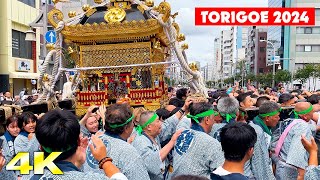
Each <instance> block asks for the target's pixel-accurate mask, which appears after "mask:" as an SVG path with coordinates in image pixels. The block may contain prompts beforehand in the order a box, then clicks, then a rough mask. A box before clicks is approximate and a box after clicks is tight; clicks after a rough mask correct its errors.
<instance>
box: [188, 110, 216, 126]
mask: <svg viewBox="0 0 320 180" xmlns="http://www.w3.org/2000/svg"><path fill="white" fill-rule="evenodd" d="M212 114H213V115H215V116H216V115H218V114H219V113H218V112H216V111H214V110H213V109H209V110H208V111H205V112H202V113H200V114H197V115H194V116H193V115H191V114H188V115H187V117H188V118H191V119H193V120H194V121H195V122H196V123H198V124H199V120H198V119H199V118H203V117H206V116H211V115H212Z"/></svg>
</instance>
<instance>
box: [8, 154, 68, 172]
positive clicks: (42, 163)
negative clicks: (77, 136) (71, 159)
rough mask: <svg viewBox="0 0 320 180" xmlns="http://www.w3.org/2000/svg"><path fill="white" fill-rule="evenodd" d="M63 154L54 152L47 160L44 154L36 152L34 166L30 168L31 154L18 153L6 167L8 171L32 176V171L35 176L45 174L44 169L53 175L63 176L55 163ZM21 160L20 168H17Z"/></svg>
mask: <svg viewBox="0 0 320 180" xmlns="http://www.w3.org/2000/svg"><path fill="white" fill-rule="evenodd" d="M61 153H62V152H53V153H51V154H50V155H49V156H48V157H47V158H45V159H44V153H43V152H34V166H30V161H29V153H28V152H20V153H18V154H17V155H16V156H15V157H14V158H13V159H12V160H11V161H10V162H9V163H8V165H7V166H6V170H16V171H20V174H30V171H31V170H34V174H43V172H44V168H45V167H47V168H48V169H49V170H50V171H51V173H52V174H63V172H62V171H61V170H60V169H59V168H58V167H57V166H56V165H55V164H54V163H53V161H54V160H55V159H56V158H57V157H58V156H59V155H60V154H61ZM19 160H20V166H17V165H16V164H17V162H18V161H19Z"/></svg>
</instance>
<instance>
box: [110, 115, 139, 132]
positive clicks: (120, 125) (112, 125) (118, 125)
mask: <svg viewBox="0 0 320 180" xmlns="http://www.w3.org/2000/svg"><path fill="white" fill-rule="evenodd" d="M133 117H134V116H133V115H132V116H131V117H130V118H129V119H128V120H127V121H126V122H124V123H122V124H110V123H109V127H111V128H112V129H115V128H118V127H122V126H124V125H126V124H128V123H129V122H131V121H132V119H133Z"/></svg>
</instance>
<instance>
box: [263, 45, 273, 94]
mask: <svg viewBox="0 0 320 180" xmlns="http://www.w3.org/2000/svg"><path fill="white" fill-rule="evenodd" d="M260 42H267V43H269V44H271V46H272V48H273V61H272V88H274V85H275V82H274V76H275V75H276V63H275V57H276V49H275V47H274V44H273V43H272V42H271V41H268V40H260Z"/></svg>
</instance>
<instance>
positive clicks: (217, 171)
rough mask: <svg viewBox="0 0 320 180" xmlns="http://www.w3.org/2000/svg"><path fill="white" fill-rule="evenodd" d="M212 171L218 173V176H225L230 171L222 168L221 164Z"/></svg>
mask: <svg viewBox="0 0 320 180" xmlns="http://www.w3.org/2000/svg"><path fill="white" fill-rule="evenodd" d="M212 173H213V174H217V175H219V176H226V175H229V174H231V172H229V171H227V170H225V169H223V168H222V166H219V167H218V168H217V169H216V170H214V171H213V172H212Z"/></svg>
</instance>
